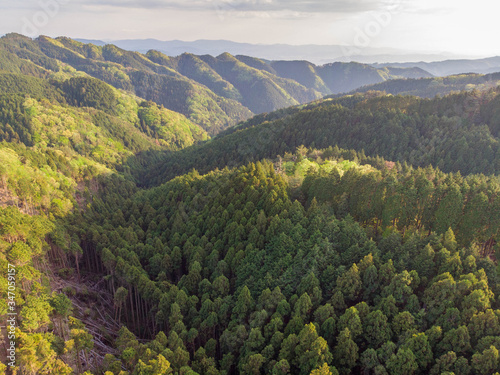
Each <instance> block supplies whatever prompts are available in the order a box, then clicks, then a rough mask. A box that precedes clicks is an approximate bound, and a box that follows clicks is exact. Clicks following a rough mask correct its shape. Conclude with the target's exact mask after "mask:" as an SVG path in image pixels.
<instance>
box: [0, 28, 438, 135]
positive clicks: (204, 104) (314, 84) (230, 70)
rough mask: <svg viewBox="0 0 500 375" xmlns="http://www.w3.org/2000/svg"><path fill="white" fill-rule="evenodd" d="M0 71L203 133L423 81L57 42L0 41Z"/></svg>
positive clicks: (394, 73) (346, 69) (381, 72)
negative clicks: (81, 75) (137, 106)
mask: <svg viewBox="0 0 500 375" xmlns="http://www.w3.org/2000/svg"><path fill="white" fill-rule="evenodd" d="M0 69H1V70H6V71H9V72H13V73H23V74H29V75H34V76H37V77H44V78H55V79H60V78H63V77H65V76H68V75H71V74H72V73H73V72H74V69H76V70H77V71H81V72H85V73H86V74H88V75H91V76H93V77H95V78H98V79H101V80H103V81H105V82H107V83H108V84H110V85H112V86H114V87H116V88H118V89H124V90H127V91H128V92H131V93H134V94H136V95H137V96H139V97H142V98H144V99H147V100H152V101H154V102H156V103H157V104H160V105H163V106H165V107H166V108H167V109H170V110H173V111H176V112H179V113H182V114H183V115H185V116H187V117H188V118H189V119H190V120H191V121H192V122H194V123H196V124H198V125H200V126H202V127H203V128H204V129H205V130H207V131H208V132H209V133H210V134H212V135H213V134H215V133H217V132H218V131H220V130H221V129H224V128H226V127H228V126H230V125H233V124H235V123H237V122H238V121H240V120H243V119H247V118H249V117H250V116H251V115H252V114H253V113H255V114H258V113H262V112H269V111H273V110H276V109H279V108H284V107H288V106H292V105H297V104H301V103H306V102H310V101H312V100H315V99H318V98H320V97H322V96H324V95H327V94H332V93H339V92H345V91H350V90H353V89H356V88H358V87H360V86H363V85H367V84H372V83H379V82H383V81H385V80H387V79H391V78H415V77H430V76H431V75H430V74H429V73H427V72H425V71H423V70H421V69H418V68H409V69H403V68H380V69H377V68H373V67H371V66H369V65H364V64H358V63H335V64H329V65H324V66H315V65H313V64H311V63H308V62H305V61H295V62H285V61H282V62H280V61H277V62H272V63H270V62H265V61H263V60H260V59H256V58H251V57H245V56H237V57H234V56H231V55H230V54H228V53H224V54H222V55H220V56H218V57H212V56H196V55H192V54H183V55H181V56H177V57H169V56H166V55H164V54H162V53H160V52H157V51H149V52H148V53H147V54H140V53H138V52H130V51H126V50H123V49H120V48H118V47H116V46H113V45H105V46H95V45H92V44H83V43H80V42H77V41H75V40H72V39H69V38H65V37H61V38H56V39H52V38H49V37H44V36H41V37H39V38H37V39H34V40H32V39H30V38H27V37H24V36H22V35H18V34H8V35H6V36H4V37H2V38H1V39H0Z"/></svg>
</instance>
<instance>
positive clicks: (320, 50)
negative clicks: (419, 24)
mask: <svg viewBox="0 0 500 375" xmlns="http://www.w3.org/2000/svg"><path fill="white" fill-rule="evenodd" d="M76 40H78V41H80V42H83V43H92V44H95V45H98V46H103V45H105V44H114V45H116V46H117V47H120V48H123V49H126V50H129V51H137V52H141V53H146V52H147V51H149V50H151V49H153V50H157V51H160V52H162V53H164V54H166V55H169V56H178V55H181V54H183V53H185V52H187V53H193V54H196V55H212V56H217V55H220V54H222V53H224V52H229V53H231V54H232V55H247V56H254V57H258V58H261V59H265V60H307V61H310V62H312V63H314V64H318V65H323V64H328V63H332V62H335V61H341V62H351V61H357V62H361V63H366V64H371V63H383V62H392V61H397V62H411V61H440V60H446V59H453V58H466V57H468V56H455V55H453V54H450V53H422V52H415V51H406V50H399V49H395V48H373V47H366V48H363V49H362V50H361V52H360V53H357V54H355V55H353V54H349V51H356V52H357V49H352V48H351V47H350V46H341V45H314V44H306V45H289V44H250V43H238V42H232V41H229V40H196V41H192V42H186V41H181V40H172V41H161V40H157V39H127V40H110V41H102V40H90V39H76Z"/></svg>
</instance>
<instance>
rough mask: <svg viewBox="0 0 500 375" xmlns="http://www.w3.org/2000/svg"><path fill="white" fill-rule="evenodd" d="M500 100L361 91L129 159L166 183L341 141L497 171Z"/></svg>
mask: <svg viewBox="0 0 500 375" xmlns="http://www.w3.org/2000/svg"><path fill="white" fill-rule="evenodd" d="M499 101H500V91H499V90H498V89H490V90H484V91H479V90H475V91H471V92H462V93H457V94H450V95H448V96H444V97H441V98H434V99H420V98H416V97H411V96H392V95H385V94H383V93H380V92H368V93H365V94H355V95H351V96H346V97H342V98H338V99H329V100H322V101H319V102H316V103H312V104H309V105H306V106H303V107H294V108H290V109H287V110H281V111H278V112H276V113H270V114H265V115H260V116H257V117H255V118H254V119H252V120H249V121H247V122H246V123H243V124H240V125H239V126H238V127H235V128H232V129H229V130H227V131H226V132H224V133H221V134H220V135H219V136H218V137H217V138H215V139H213V140H211V141H210V142H208V143H205V144H202V145H197V146H193V147H190V148H187V149H185V150H182V151H181V152H178V153H175V154H170V153H169V154H164V155H162V154H158V153H155V155H151V154H143V155H141V156H139V157H138V158H132V159H131V162H135V163H139V162H141V163H143V164H142V167H141V168H140V169H139V171H140V176H141V177H140V181H148V182H149V183H150V184H151V183H153V184H161V183H163V182H165V181H167V180H169V179H171V178H173V177H175V176H176V175H179V174H183V173H187V172H188V171H189V170H190V169H192V168H196V169H197V170H199V171H200V172H203V173H205V172H208V171H210V170H212V169H214V168H222V167H224V166H229V167H232V166H238V165H241V164H244V163H247V162H250V161H257V160H261V159H262V158H275V157H277V156H278V155H281V156H283V155H284V154H285V153H286V152H294V150H295V149H296V147H298V146H300V145H305V146H306V147H318V148H325V147H329V146H332V145H338V146H339V147H342V148H346V149H355V150H356V151H358V152H364V153H366V155H370V156H377V155H378V156H382V157H384V158H385V159H387V160H392V161H399V162H401V163H408V164H410V165H413V166H415V167H418V166H420V167H425V166H427V165H433V166H435V167H439V168H440V169H441V170H443V171H446V172H461V173H462V174H473V173H486V174H499V173H500V143H499V139H500V122H499V121H500V117H499V104H498V103H499ZM153 157H154V159H156V161H155V162H151V160H152V159H151V158H153ZM144 163H145V164H146V165H148V167H149V168H144V166H145V164H144Z"/></svg>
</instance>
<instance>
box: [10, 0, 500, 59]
mask: <svg viewBox="0 0 500 375" xmlns="http://www.w3.org/2000/svg"><path fill="white" fill-rule="evenodd" d="M499 11H500V5H499V2H498V1H495V0H475V1H465V0H142V1H141V0H102V1H101V0H0V21H1V22H0V34H5V33H8V32H20V33H23V34H29V35H30V36H34V35H36V34H44V35H49V36H60V35H65V36H70V37H74V38H75V37H77V38H89V39H139V38H155V39H160V40H173V39H180V40H196V39H228V40H234V41H238V42H250V43H266V44H268V43H287V44H348V45H353V44H354V45H358V46H369V47H393V48H398V49H406V50H420V51H435V52H445V51H449V52H453V53H457V54H460V55H500V43H499V42H498V41H496V40H497V36H498V35H499V34H500V22H498V17H499V16H498V15H499Z"/></svg>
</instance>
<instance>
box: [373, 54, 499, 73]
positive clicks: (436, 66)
mask: <svg viewBox="0 0 500 375" xmlns="http://www.w3.org/2000/svg"><path fill="white" fill-rule="evenodd" d="M373 66H375V67H377V68H382V67H386V66H391V67H400V68H415V67H418V68H421V69H424V70H426V71H428V72H429V73H432V74H433V75H435V76H441V77H444V76H449V75H452V74H461V73H483V74H488V73H496V72H500V56H496V57H490V58H487V59H478V60H464V59H462V60H445V61H436V62H423V61H421V62H408V63H390V64H373Z"/></svg>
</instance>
